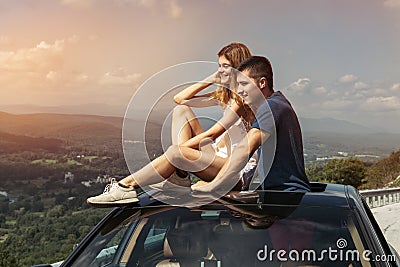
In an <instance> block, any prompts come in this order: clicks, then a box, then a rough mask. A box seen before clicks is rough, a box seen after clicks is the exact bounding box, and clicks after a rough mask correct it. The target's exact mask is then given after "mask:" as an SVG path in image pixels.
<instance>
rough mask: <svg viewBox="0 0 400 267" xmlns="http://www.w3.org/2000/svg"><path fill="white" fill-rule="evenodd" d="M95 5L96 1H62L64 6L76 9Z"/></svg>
mask: <svg viewBox="0 0 400 267" xmlns="http://www.w3.org/2000/svg"><path fill="white" fill-rule="evenodd" d="M93 3H94V0H61V4H62V5H64V6H69V7H75V8H87V7H91V6H92V5H93Z"/></svg>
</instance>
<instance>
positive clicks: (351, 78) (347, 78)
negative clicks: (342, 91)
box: [339, 74, 358, 83]
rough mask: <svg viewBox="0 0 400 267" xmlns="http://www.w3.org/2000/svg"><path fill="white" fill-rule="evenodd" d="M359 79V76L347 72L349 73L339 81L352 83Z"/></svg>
mask: <svg viewBox="0 0 400 267" xmlns="http://www.w3.org/2000/svg"><path fill="white" fill-rule="evenodd" d="M357 80H358V78H357V77H356V76H354V75H353V74H347V75H344V76H342V77H340V78H339V82H341V83H352V82H355V81H357Z"/></svg>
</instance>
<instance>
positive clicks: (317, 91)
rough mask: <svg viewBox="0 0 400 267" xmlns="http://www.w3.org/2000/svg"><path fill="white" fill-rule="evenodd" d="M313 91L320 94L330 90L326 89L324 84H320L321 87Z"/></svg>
mask: <svg viewBox="0 0 400 267" xmlns="http://www.w3.org/2000/svg"><path fill="white" fill-rule="evenodd" d="M313 92H314V93H315V94H318V95H323V94H326V93H327V92H328V89H326V88H325V87H323V86H319V87H316V88H314V89H313Z"/></svg>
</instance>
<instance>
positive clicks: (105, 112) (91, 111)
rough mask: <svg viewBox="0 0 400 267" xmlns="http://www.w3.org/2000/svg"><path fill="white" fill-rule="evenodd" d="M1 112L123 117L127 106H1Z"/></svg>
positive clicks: (93, 104) (94, 104)
mask: <svg viewBox="0 0 400 267" xmlns="http://www.w3.org/2000/svg"><path fill="white" fill-rule="evenodd" d="M0 110H1V111H4V112H7V113H12V114H32V113H56V114H87V115H99V116H117V117H123V116H124V114H125V110H126V107H125V105H120V106H117V105H107V104H96V103H92V104H84V105H62V106H39V105H28V104H25V105H22V104H21V105H1V106H0Z"/></svg>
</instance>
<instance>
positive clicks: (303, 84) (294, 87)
mask: <svg viewBox="0 0 400 267" xmlns="http://www.w3.org/2000/svg"><path fill="white" fill-rule="evenodd" d="M310 83H311V80H310V79H309V78H299V79H298V80H297V81H295V82H293V83H291V84H290V85H289V86H288V87H287V88H286V90H288V91H292V92H296V93H300V94H301V93H302V92H303V91H304V90H305V89H306V88H308V87H309V86H310Z"/></svg>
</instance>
